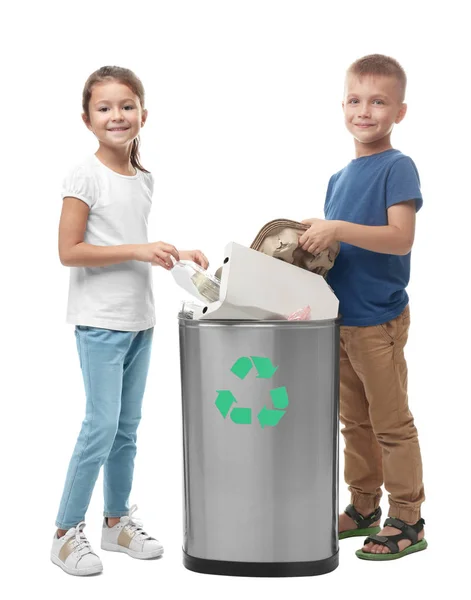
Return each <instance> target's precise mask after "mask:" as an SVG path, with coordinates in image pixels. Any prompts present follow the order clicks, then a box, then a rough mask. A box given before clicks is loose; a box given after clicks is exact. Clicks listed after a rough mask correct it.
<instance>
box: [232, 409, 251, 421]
mask: <svg viewBox="0 0 471 600" xmlns="http://www.w3.org/2000/svg"><path fill="white" fill-rule="evenodd" d="M231 420H232V421H233V422H234V423H237V424H238V425H250V423H252V409H251V408H239V407H238V406H237V407H236V408H233V409H232V410H231Z"/></svg>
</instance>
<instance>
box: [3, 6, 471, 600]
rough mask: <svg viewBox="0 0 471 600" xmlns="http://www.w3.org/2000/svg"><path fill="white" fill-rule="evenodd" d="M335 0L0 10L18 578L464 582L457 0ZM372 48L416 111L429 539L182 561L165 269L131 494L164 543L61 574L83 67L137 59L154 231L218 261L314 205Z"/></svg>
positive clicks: (419, 388) (340, 160)
mask: <svg viewBox="0 0 471 600" xmlns="http://www.w3.org/2000/svg"><path fill="white" fill-rule="evenodd" d="M330 6H331V7H330V8H325V7H324V8H319V3H317V2H314V1H312V2H301V1H295V0H291V1H290V2H279V1H276V0H272V1H269V2H268V1H259V0H252V1H246V0H238V1H237V2H233V1H224V0H219V1H197V0H194V1H177V0H174V1H168V2H159V1H154V2H120V1H118V0H114V1H113V2H101V1H96V2H87V1H85V0H82V1H81V2H70V3H66V2H63V3H53V2H47V1H43V2H34V3H33V2H23V3H21V5H20V4H17V5H16V7H15V8H11V3H10V4H9V6H8V7H7V8H6V9H5V8H4V9H2V25H3V27H2V29H3V33H2V40H1V42H0V43H1V46H2V48H1V50H2V68H1V72H0V74H1V87H2V90H1V98H2V104H1V120H0V124H1V133H2V142H3V143H2V144H1V151H2V160H1V165H2V188H1V198H2V200H1V201H2V214H1V224H2V228H1V229H2V233H1V236H0V243H1V247H2V251H1V255H0V256H1V261H2V265H1V266H2V280H1V282H2V283H1V288H2V294H1V303H2V311H1V316H2V328H1V333H2V353H1V356H2V360H1V377H2V379H1V381H2V387H1V406H2V411H1V416H2V421H1V423H2V425H1V436H0V444H1V454H0V459H1V464H2V498H1V502H2V513H3V519H2V521H3V522H2V538H1V542H0V544H1V545H0V552H1V553H2V559H1V567H0V569H1V571H2V590H3V591H7V593H8V597H12V598H23V597H27V596H28V597H31V596H32V594H35V593H38V592H40V593H41V596H43V595H44V596H45V595H46V594H47V597H48V598H53V599H55V598H63V597H68V598H70V599H74V598H79V597H80V598H82V597H88V598H100V597H103V595H105V594H106V595H108V596H109V597H113V596H116V594H118V593H119V594H122V595H124V596H128V597H140V595H141V594H144V595H145V597H154V596H156V597H159V596H160V597H170V598H173V597H177V596H181V595H183V594H187V595H191V597H196V598H221V597H224V598H227V599H230V598H239V597H241V596H242V595H247V594H248V595H249V597H252V596H253V597H255V596H257V597H261V595H262V594H263V595H264V596H269V597H270V598H285V597H286V596H287V595H288V594H293V595H296V596H297V597H310V596H314V595H315V596H317V597H319V596H320V594H328V595H329V597H331V598H332V597H333V598H341V597H342V598H343V597H345V596H346V595H356V594H360V593H361V594H362V595H365V596H370V595H371V596H375V597H379V596H380V595H383V596H384V597H388V598H392V597H395V595H396V594H397V595H398V596H401V595H403V594H407V596H408V597H417V595H418V594H420V593H421V592H429V593H431V592H432V591H435V590H437V591H440V590H441V588H443V589H447V590H450V588H453V587H454V586H458V587H459V586H460V582H461V583H463V582H464V580H465V576H466V573H465V571H464V568H465V567H466V564H465V556H466V554H465V552H466V550H465V547H466V545H467V544H466V542H465V541H464V540H463V541H460V538H459V535H460V533H462V534H464V535H465V532H466V523H467V521H468V520H469V519H468V517H467V516H468V510H469V506H468V499H469V460H468V458H469V449H468V444H467V437H468V435H469V431H468V423H469V400H470V393H469V386H468V385H467V384H468V380H469V369H470V366H469V346H468V343H467V342H468V331H469V314H468V306H469V296H468V292H467V290H468V289H469V282H468V281H467V279H468V273H469V264H468V248H469V239H468V238H469V219H470V216H471V214H470V208H469V200H470V195H469V185H468V182H469V170H470V167H469V158H470V156H469V139H470V119H469V114H470V113H469V102H470V91H471V90H470V84H469V58H470V44H469V41H468V40H469V31H468V27H467V25H466V23H467V19H466V18H465V12H464V6H465V3H464V2H463V3H461V2H453V1H448V2H446V3H440V4H438V3H435V2H427V3H425V2H423V3H422V2H414V1H412V0H410V1H409V2H401V1H395V2H386V1H379V2H358V1H355V0H352V1H351V2H338V1H337V2H333V3H332V4H331V5H330ZM374 52H379V53H383V54H388V55H391V56H394V57H395V58H396V59H398V60H399V61H400V62H401V63H402V65H403V67H404V68H405V70H406V72H407V75H408V78H409V85H408V90H407V98H406V99H407V102H408V105H409V111H408V114H407V116H406V119H405V120H404V121H403V122H402V123H401V124H400V125H399V126H398V127H397V128H396V130H395V132H394V134H393V144H394V146H395V147H397V148H399V149H400V150H401V151H402V152H404V153H405V154H408V155H410V156H411V157H412V158H413V159H414V161H415V163H416V165H417V167H418V169H419V173H420V176H421V181H422V191H423V196H424V207H423V209H422V210H421V211H420V213H419V214H418V220H417V233H416V240H415V246H414V250H413V259H412V280H411V284H410V286H409V294H410V298H411V311H412V325H411V330H410V339H409V343H408V346H407V350H406V351H407V359H408V362H409V368H410V404H411V408H412V411H413V413H414V416H415V420H416V424H417V427H418V429H419V436H420V443H421V447H422V452H423V461H424V476H425V486H426V495H427V501H426V503H425V504H424V506H423V516H424V518H425V520H426V521H427V526H426V531H427V536H426V537H427V538H428V540H429V549H428V550H427V551H426V552H422V553H419V554H417V555H413V556H410V557H407V558H406V559H404V560H399V561H395V562H391V563H385V564H371V563H368V562H365V561H359V560H358V559H357V558H356V557H355V556H354V550H355V549H356V548H358V547H359V545H360V542H361V540H359V539H353V540H346V541H343V542H342V543H341V555H340V566H339V568H338V569H337V570H336V571H335V572H333V573H331V574H329V575H325V576H322V577H317V578H301V579H284V580H276V579H243V578H232V579H229V578H223V577H215V576H204V575H198V574H194V573H191V572H189V571H187V570H185V569H184V568H183V566H182V564H181V546H182V489H181V483H182V460H181V459H182V452H181V446H182V443H181V404H180V382H179V351H178V328H177V312H178V309H179V306H180V300H181V299H182V293H183V291H182V290H180V288H177V286H176V285H175V284H174V283H173V279H172V277H171V275H170V274H169V273H166V272H164V271H163V270H162V269H158V268H156V269H155V270H154V284H155V294H156V300H157V306H158V321H157V325H156V329H155V343H154V349H153V357H152V366H151V372H150V375H149V379H148V387H147V393H146V397H145V401H144V411H143V421H142V423H141V426H140V429H139V441H138V456H137V463H136V471H135V481H134V488H133V493H132V498H131V500H132V502H136V503H137V504H138V505H139V513H138V516H141V517H142V518H143V520H144V523H145V525H146V528H147V529H148V530H149V531H150V532H151V533H152V534H153V535H155V536H157V537H159V539H160V540H161V541H162V542H163V543H164V545H165V556H164V558H163V559H162V560H159V561H149V562H144V561H135V560H132V559H131V558H129V557H127V556H125V555H115V554H112V553H104V552H101V553H100V554H101V556H102V559H103V561H104V567H105V571H104V573H103V575H101V576H99V577H93V578H88V579H87V578H85V579H83V578H72V577H70V576H68V575H66V574H65V573H63V572H62V571H61V570H60V569H58V568H56V567H55V566H53V565H52V564H51V562H50V561H49V550H50V544H51V539H52V535H53V533H54V520H55V516H56V512H57V508H58V503H59V499H60V494H61V492H62V486H63V483H64V478H65V473H66V469H67V465H68V462H69V459H70V455H71V453H72V450H73V446H74V444H75V439H76V436H77V434H78V431H79V429H80V424H81V420H82V418H83V414H84V393H83V384H82V380H81V373H80V369H79V363H78V358H77V354H76V347H75V340H74V336H73V328H72V327H71V326H68V325H66V324H65V310H66V301H67V286H68V269H67V268H65V267H63V266H61V264H60V262H59V259H58V254H57V227H58V220H59V215H60V209H61V200H60V186H61V182H62V179H63V177H64V175H65V174H66V172H67V171H68V169H69V168H70V166H71V165H73V164H75V163H76V162H77V161H79V160H81V159H82V158H83V157H84V156H86V155H88V154H90V153H92V152H95V150H96V148H97V146H96V141H95V138H94V137H93V135H92V134H91V133H90V132H89V131H88V130H87V129H86V128H85V126H84V125H83V123H82V121H81V118H80V113H81V93H82V87H83V84H84V83H85V80H86V79H87V77H88V75H89V74H90V73H91V72H92V71H94V70H96V69H97V68H99V67H101V66H103V65H106V64H115V65H119V66H124V67H128V68H131V69H132V70H134V71H135V73H136V74H137V75H138V76H139V77H140V78H141V79H142V81H143V83H144V86H145V89H146V94H147V96H146V103H147V108H148V110H149V118H148V121H147V124H146V126H145V128H144V129H143V131H142V135H141V140H142V144H141V147H142V153H141V157H142V162H143V164H144V166H145V167H146V168H148V169H149V170H151V171H152V172H153V173H154V175H155V179H156V187H155V195H154V206H153V213H152V218H151V222H150V230H149V235H150V239H151V240H153V241H157V240H165V241H169V242H171V243H173V244H175V245H176V246H177V247H178V248H180V249H185V248H194V247H200V248H201V249H203V251H204V252H205V253H206V254H207V255H208V257H209V259H210V261H211V267H212V268H214V269H216V268H217V267H218V266H219V264H220V261H221V259H222V258H223V248H224V246H225V245H226V244H227V243H228V242H229V241H236V242H239V243H242V244H246V245H249V244H250V243H251V242H252V240H253V238H254V237H255V235H256V233H257V232H258V230H259V229H260V227H261V226H262V225H263V224H264V223H265V222H267V221H268V220H270V219H272V218H277V217H285V218H291V219H303V218H307V217H315V216H317V217H321V216H322V209H323V202H324V194H325V190H326V186H327V182H328V178H329V176H330V175H331V174H332V173H333V172H335V171H337V170H339V169H340V168H342V167H343V166H344V165H345V164H346V163H347V162H348V161H349V160H350V159H351V158H353V142H352V139H351V138H350V137H349V135H348V134H347V132H346V130H345V129H344V125H343V119H342V112H341V104H340V103H341V99H342V89H343V76H344V71H345V69H346V68H347V67H348V65H349V64H350V63H351V62H353V61H354V60H355V59H357V58H359V57H361V56H363V55H365V54H370V53H374ZM183 294H184V293H183ZM341 447H342V443H341ZM340 470H341V473H342V470H343V462H342V463H341V465H340ZM340 489H341V496H340V505H341V507H343V506H344V505H345V504H346V503H347V502H348V495H347V492H346V489H345V486H344V485H343V484H342V483H341V487H340ZM383 509H384V510H385V511H386V510H387V502H386V496H385V497H384V499H383ZM313 510H315V507H313ZM101 511H102V489H101V477H100V480H99V482H98V484H97V486H96V488H95V492H94V495H93V498H92V502H91V505H90V509H89V512H88V514H87V529H86V532H87V534H88V536H89V539H90V541H91V542H92V545H94V547H95V549H97V550H99V543H100V527H101ZM5 577H6V579H5ZM392 588H396V591H395V592H393V590H392ZM8 590H10V591H8ZM41 590H42V591H41ZM84 594H85V596H84ZM393 594H394V596H393Z"/></svg>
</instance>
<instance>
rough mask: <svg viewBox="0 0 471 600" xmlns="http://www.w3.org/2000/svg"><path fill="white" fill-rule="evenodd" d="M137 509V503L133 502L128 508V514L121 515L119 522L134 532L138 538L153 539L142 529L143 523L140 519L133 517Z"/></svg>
mask: <svg viewBox="0 0 471 600" xmlns="http://www.w3.org/2000/svg"><path fill="white" fill-rule="evenodd" d="M136 510H137V504H133V505H132V506H131V508H130V510H129V515H126V516H124V517H121V523H122V524H123V525H124V526H125V527H127V528H128V530H130V531H133V532H135V535H136V536H139V539H140V540H141V541H142V540H153V539H154V538H153V537H151V536H150V535H149V534H148V533H146V532H145V531H144V530H143V529H142V526H143V523H142V521H141V520H140V519H136V518H135V517H133V514H134V513H135V512H136Z"/></svg>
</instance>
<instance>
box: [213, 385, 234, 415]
mask: <svg viewBox="0 0 471 600" xmlns="http://www.w3.org/2000/svg"><path fill="white" fill-rule="evenodd" d="M216 391H217V393H218V397H217V398H216V406H217V407H218V410H219V412H220V413H221V415H222V416H223V417H224V418H226V417H227V413H228V412H229V411H230V410H231V406H232V405H233V404H234V402H237V400H236V399H235V398H234V395H233V393H232V392H231V391H230V390H216ZM234 410H235V409H234Z"/></svg>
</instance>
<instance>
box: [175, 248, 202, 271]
mask: <svg viewBox="0 0 471 600" xmlns="http://www.w3.org/2000/svg"><path fill="white" fill-rule="evenodd" d="M180 259H181V260H192V261H193V262H194V263H196V264H197V265H199V266H200V267H202V268H203V269H207V268H208V266H209V261H208V259H207V258H206V256H205V255H204V254H203V253H202V252H201V250H182V251H181V252H180Z"/></svg>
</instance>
